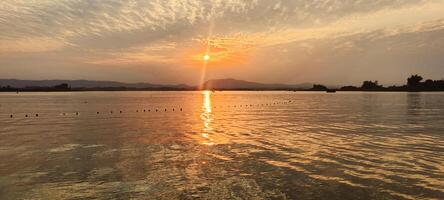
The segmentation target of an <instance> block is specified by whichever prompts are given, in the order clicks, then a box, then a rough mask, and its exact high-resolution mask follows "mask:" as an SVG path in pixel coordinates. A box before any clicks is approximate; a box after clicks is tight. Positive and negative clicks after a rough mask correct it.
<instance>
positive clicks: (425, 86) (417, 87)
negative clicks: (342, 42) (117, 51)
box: [0, 75, 444, 92]
mask: <svg viewBox="0 0 444 200" xmlns="http://www.w3.org/2000/svg"><path fill="white" fill-rule="evenodd" d="M262 85H264V86H263V88H262V87H257V86H256V87H255V88H246V87H239V88H236V87H234V86H233V87H231V88H229V89H228V88H227V89H221V88H217V89H211V88H207V89H211V90H250V91H265V90H290V91H328V92H332V91H404V92H419V91H444V80H431V79H427V80H425V81H423V78H422V77H421V76H420V75H412V76H410V77H409V78H407V82H406V84H405V85H402V86H389V87H384V86H383V85H380V84H379V83H378V81H364V82H363V83H362V85H361V86H360V87H356V86H343V87H340V88H328V87H326V86H324V85H321V84H314V85H313V87H312V88H310V89H301V88H292V87H283V86H280V87H279V88H278V87H276V88H274V87H272V86H273V85H271V86H270V85H266V84H262ZM196 90H199V87H179V88H178V87H168V86H166V87H147V88H136V87H77V88H72V87H71V86H70V85H69V84H67V83H61V84H58V85H55V86H48V87H42V86H27V87H22V88H16V87H11V86H9V85H7V86H0V92H59V91H196Z"/></svg>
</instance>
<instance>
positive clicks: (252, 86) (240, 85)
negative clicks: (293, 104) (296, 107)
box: [202, 79, 313, 90]
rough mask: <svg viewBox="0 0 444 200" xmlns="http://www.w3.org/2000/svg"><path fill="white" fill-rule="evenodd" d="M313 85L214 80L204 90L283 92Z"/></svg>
mask: <svg viewBox="0 0 444 200" xmlns="http://www.w3.org/2000/svg"><path fill="white" fill-rule="evenodd" d="M312 86H313V84H310V83H303V84H295V85H290V84H265V83H257V82H249V81H243V80H236V79H213V80H208V81H206V82H205V83H204V84H203V85H202V88H203V89H210V90H282V89H308V88H311V87H312Z"/></svg>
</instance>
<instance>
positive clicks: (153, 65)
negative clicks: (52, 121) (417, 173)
mask: <svg viewBox="0 0 444 200" xmlns="http://www.w3.org/2000/svg"><path fill="white" fill-rule="evenodd" d="M206 54H208V57H207V61H205V59H204V55H206ZM204 65H207V67H206V76H205V79H213V78H236V79H244V80H249V81H258V82H265V83H304V82H312V83H313V82H315V83H323V84H341V85H345V84H359V83H360V82H361V81H362V80H379V81H380V82H381V83H383V84H386V85H389V84H401V83H404V82H405V78H406V77H407V76H408V75H410V74H416V73H418V74H421V75H423V76H424V77H426V78H433V79H441V78H444V0H250V1H246V0H245V1H243V0H170V1H167V0H143V1H142V0H140V1H136V0H128V1H127V0H125V1H124V0H122V1H117V0H107V1H105V0H104V1H99V0H97V1H93V0H91V1H86V0H85V1H80V0H2V1H1V2H0V78H19V79H91V80H114V81H124V82H140V81H143V82H151V83H186V84H196V83H198V82H199V81H200V78H201V73H202V68H203V66H204Z"/></svg>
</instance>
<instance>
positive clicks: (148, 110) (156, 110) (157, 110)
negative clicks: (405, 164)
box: [9, 101, 292, 118]
mask: <svg viewBox="0 0 444 200" xmlns="http://www.w3.org/2000/svg"><path fill="white" fill-rule="evenodd" d="M291 102H292V101H285V102H274V103H265V104H264V103H263V104H255V105H254V104H245V105H233V106H225V107H234V108H236V107H241V108H242V107H243V106H244V107H254V106H269V105H276V104H288V103H291ZM223 107H224V106H219V108H223ZM213 108H217V106H214V107H213ZM179 110H180V111H181V112H182V111H183V109H182V108H180V109H179ZM141 111H143V112H151V109H143V110H141ZM153 111H155V112H159V109H157V108H156V109H153ZM167 111H168V109H166V108H165V109H164V112H167ZM172 111H173V112H175V111H176V109H175V108H172ZM136 112H139V110H136ZM110 113H111V114H114V111H112V110H111V111H110ZM119 113H120V114H122V113H123V111H122V110H120V111H119ZM96 114H97V115H99V114H100V112H99V111H97V112H96ZM62 115H63V116H65V115H66V113H62ZM75 115H76V116H78V115H80V113H79V112H75ZM30 116H31V115H28V114H25V117H26V118H27V117H30ZM34 116H35V117H39V114H38V113H37V114H35V115H34ZM9 117H10V118H14V115H13V114H11V115H10V116H9Z"/></svg>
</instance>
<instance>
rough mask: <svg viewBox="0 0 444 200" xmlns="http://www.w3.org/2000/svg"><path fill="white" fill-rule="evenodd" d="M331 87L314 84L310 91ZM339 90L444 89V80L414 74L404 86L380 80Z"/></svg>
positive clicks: (411, 90) (414, 90)
mask: <svg viewBox="0 0 444 200" xmlns="http://www.w3.org/2000/svg"><path fill="white" fill-rule="evenodd" d="M328 90H329V89H328V88H327V87H326V86H324V85H318V84H315V85H313V88H311V89H310V91H328ZM335 90H337V91H400V92H401V91H405V92H420V91H444V80H431V79H427V80H425V81H423V78H422V77H421V76H420V75H417V74H416V75H412V76H410V77H409V78H407V83H406V84H405V85H402V86H395V85H394V86H389V87H384V86H382V85H380V84H379V83H378V81H364V82H362V85H361V86H360V87H356V86H343V87H341V88H339V89H335Z"/></svg>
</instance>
